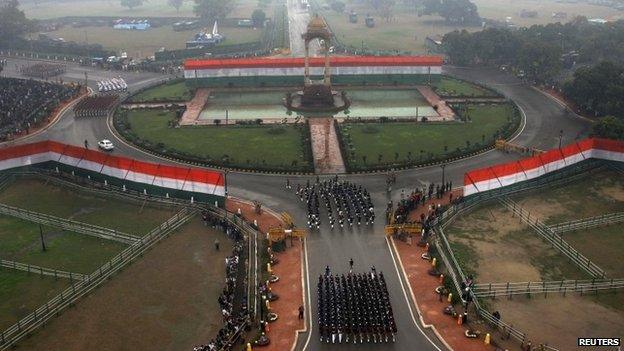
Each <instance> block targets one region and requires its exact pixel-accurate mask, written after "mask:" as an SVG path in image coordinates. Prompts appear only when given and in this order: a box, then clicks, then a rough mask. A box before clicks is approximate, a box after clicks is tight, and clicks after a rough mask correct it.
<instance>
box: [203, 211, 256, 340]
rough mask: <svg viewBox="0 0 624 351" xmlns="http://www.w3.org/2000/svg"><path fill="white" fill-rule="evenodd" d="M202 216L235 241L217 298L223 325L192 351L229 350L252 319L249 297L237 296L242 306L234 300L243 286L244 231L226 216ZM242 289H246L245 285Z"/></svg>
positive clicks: (208, 223)
mask: <svg viewBox="0 0 624 351" xmlns="http://www.w3.org/2000/svg"><path fill="white" fill-rule="evenodd" d="M202 219H203V221H204V224H205V225H207V226H208V225H210V226H212V227H213V228H215V229H218V230H221V231H223V232H225V234H226V235H227V236H228V238H229V239H231V240H232V242H233V249H232V255H230V256H228V257H227V258H226V259H225V266H226V278H225V287H224V288H223V291H222V292H221V295H219V299H218V303H219V306H220V308H221V314H222V316H223V327H222V328H221V329H220V330H219V332H218V333H217V335H216V337H214V338H213V339H212V340H210V342H208V343H207V344H205V345H199V346H195V347H194V348H193V351H216V350H224V351H228V350H232V349H233V348H234V344H235V342H236V341H237V340H238V335H239V334H240V333H239V332H240V331H241V329H243V328H245V327H247V326H248V325H249V323H250V316H249V311H248V309H247V304H246V298H244V297H243V298H241V297H240V296H238V299H240V301H242V304H241V305H240V306H237V304H236V302H237V301H235V297H237V296H236V291H237V288H240V286H239V281H238V279H237V277H238V275H239V267H240V266H241V264H243V263H242V262H241V259H240V256H241V255H242V254H243V251H244V241H243V235H242V233H241V232H240V231H239V230H238V228H236V227H234V226H232V225H231V224H230V223H229V222H228V221H227V220H225V219H223V218H217V217H213V216H211V215H210V214H209V213H208V212H203V213H202ZM215 245H218V244H215ZM243 265H244V264H243ZM242 290H243V291H244V289H242ZM238 291H240V289H238Z"/></svg>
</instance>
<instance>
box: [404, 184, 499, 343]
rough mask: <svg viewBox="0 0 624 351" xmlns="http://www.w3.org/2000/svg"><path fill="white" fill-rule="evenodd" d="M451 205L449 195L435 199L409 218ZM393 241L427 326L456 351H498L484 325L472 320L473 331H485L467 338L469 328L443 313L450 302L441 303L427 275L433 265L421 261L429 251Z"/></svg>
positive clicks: (459, 192) (433, 281) (456, 192)
mask: <svg viewBox="0 0 624 351" xmlns="http://www.w3.org/2000/svg"><path fill="white" fill-rule="evenodd" d="M462 193H463V192H462V190H461V189H455V190H453V198H457V197H458V196H460V195H462ZM448 203H449V194H448V193H447V194H445V195H444V196H443V197H442V199H435V198H434V199H431V200H429V201H427V202H426V203H425V204H424V205H422V206H419V207H418V208H417V209H415V210H413V211H412V212H411V213H410V215H409V218H410V220H416V219H420V214H421V213H425V214H426V213H427V212H428V208H429V206H431V205H437V204H442V205H445V204H448ZM393 242H394V244H395V246H396V249H397V252H398V254H399V259H400V261H401V265H402V266H403V269H404V270H405V274H406V275H407V278H408V281H409V284H410V287H411V288H412V291H413V293H414V298H415V300H416V301H415V303H416V304H417V305H418V309H419V310H420V314H421V315H422V318H423V320H424V323H426V324H432V325H433V326H434V327H435V329H436V330H437V331H438V333H439V334H440V336H441V337H442V338H443V339H444V341H445V342H446V343H447V344H448V345H449V346H450V347H451V348H452V349H453V350H455V351H492V350H495V349H496V348H495V347H493V346H491V345H485V344H484V343H483V337H484V328H483V326H482V325H475V324H473V323H471V321H470V320H469V323H468V324H469V325H472V327H473V329H475V330H480V331H482V332H483V334H482V336H481V337H480V338H476V339H468V338H466V337H465V336H464V332H465V330H466V329H467V328H466V327H465V326H459V325H457V319H456V318H453V317H451V316H448V315H445V314H444V313H443V311H442V310H443V309H444V307H446V306H447V305H448V302H447V300H446V298H444V299H442V301H441V302H440V301H439V296H438V294H437V293H436V292H435V288H436V287H438V286H439V285H440V284H439V282H438V278H437V277H433V276H430V275H429V274H428V272H427V271H428V270H429V269H430V268H431V262H430V261H428V260H424V259H422V258H421V255H422V254H423V253H425V252H426V250H425V248H423V247H419V246H417V245H416V244H415V242H416V241H414V244H413V245H408V244H407V243H405V242H403V241H400V240H394V241H393ZM458 312H459V311H458Z"/></svg>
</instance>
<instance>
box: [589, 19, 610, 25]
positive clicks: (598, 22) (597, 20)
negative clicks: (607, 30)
mask: <svg viewBox="0 0 624 351" xmlns="http://www.w3.org/2000/svg"><path fill="white" fill-rule="evenodd" d="M587 22H589V23H593V24H605V23H607V22H609V21H607V20H606V19H604V18H590V19H588V20H587Z"/></svg>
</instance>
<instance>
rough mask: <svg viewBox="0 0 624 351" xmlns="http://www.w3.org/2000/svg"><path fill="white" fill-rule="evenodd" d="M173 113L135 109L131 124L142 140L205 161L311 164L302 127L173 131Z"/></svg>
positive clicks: (241, 164) (242, 164)
mask: <svg viewBox="0 0 624 351" xmlns="http://www.w3.org/2000/svg"><path fill="white" fill-rule="evenodd" d="M173 118H174V114H173V112H158V111H154V110H134V111H129V112H128V122H130V125H131V127H132V131H133V133H134V134H136V135H137V136H138V137H139V138H141V139H143V140H147V141H150V142H151V143H154V144H157V143H163V144H164V146H165V147H166V148H170V149H174V150H176V151H179V152H184V153H187V154H190V155H193V156H197V157H201V158H204V159H208V158H210V159H213V160H223V159H225V158H228V157H229V163H228V164H229V165H232V166H239V167H258V168H263V167H275V166H279V167H282V166H283V167H290V166H291V165H293V161H294V162H296V166H295V167H293V168H297V167H302V166H304V165H307V164H308V160H306V159H305V157H304V154H303V150H302V145H301V141H300V140H301V132H300V130H299V129H298V127H295V126H292V125H284V126H235V125H232V126H219V127H216V126H200V127H181V128H170V127H168V125H167V123H168V122H169V121H170V120H172V119H173Z"/></svg>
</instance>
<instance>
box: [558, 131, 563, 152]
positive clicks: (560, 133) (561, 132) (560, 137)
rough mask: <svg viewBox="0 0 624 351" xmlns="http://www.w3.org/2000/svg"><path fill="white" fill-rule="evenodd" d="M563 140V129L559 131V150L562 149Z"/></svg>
mask: <svg viewBox="0 0 624 351" xmlns="http://www.w3.org/2000/svg"><path fill="white" fill-rule="evenodd" d="M562 138H563V129H561V130H559V148H560V149H561V139H562Z"/></svg>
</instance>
